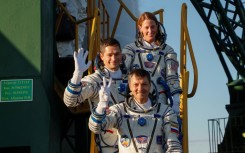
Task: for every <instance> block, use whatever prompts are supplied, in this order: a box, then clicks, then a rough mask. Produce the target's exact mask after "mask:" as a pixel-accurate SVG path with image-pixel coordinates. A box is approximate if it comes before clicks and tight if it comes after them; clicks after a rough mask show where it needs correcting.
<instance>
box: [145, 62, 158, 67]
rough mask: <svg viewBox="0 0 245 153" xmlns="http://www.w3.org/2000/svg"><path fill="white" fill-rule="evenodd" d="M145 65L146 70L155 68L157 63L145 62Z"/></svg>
mask: <svg viewBox="0 0 245 153" xmlns="http://www.w3.org/2000/svg"><path fill="white" fill-rule="evenodd" d="M144 65H145V67H146V68H153V67H154V66H155V65H156V63H155V62H150V61H147V62H144Z"/></svg>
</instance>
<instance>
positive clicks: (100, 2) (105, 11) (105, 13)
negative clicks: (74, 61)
mask: <svg viewBox="0 0 245 153" xmlns="http://www.w3.org/2000/svg"><path fill="white" fill-rule="evenodd" d="M89 2H90V1H89ZM56 3H57V5H58V6H59V7H60V8H61V10H62V11H64V12H63V13H65V14H66V15H67V16H68V18H69V19H70V20H71V21H72V22H73V23H74V24H75V51H77V50H78V25H79V24H81V23H84V22H87V21H91V20H93V19H94V18H95V14H94V12H93V14H92V13H91V14H90V13H88V14H89V15H88V17H86V18H83V19H81V20H74V18H73V17H72V16H71V14H70V13H69V12H68V10H67V9H66V7H64V5H63V4H62V3H61V2H60V1H59V0H56ZM101 6H102V7H103V12H102V14H103V20H102V25H103V26H102V28H103V33H102V36H103V38H104V37H105V28H104V27H105V24H107V28H106V29H107V30H106V31H107V37H109V31H110V30H109V28H110V27H109V15H108V11H107V10H106V9H105V5H104V3H103V1H102V0H99V6H98V7H101ZM91 7H92V10H93V11H94V10H95V9H96V8H95V4H94V3H93V6H91ZM98 13H99V11H98ZM98 13H97V14H98ZM62 15H63V14H61V16H59V17H58V19H57V22H56V26H55V32H56V33H57V31H58V29H59V25H60V21H61V17H62ZM105 15H106V18H105ZM98 23H99V22H98ZM99 24H100V23H99ZM89 45H90V42H89V43H88V46H89ZM96 45H99V43H97V44H96ZM97 51H98V50H97Z"/></svg>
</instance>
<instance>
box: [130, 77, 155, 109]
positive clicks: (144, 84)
mask: <svg viewBox="0 0 245 153" xmlns="http://www.w3.org/2000/svg"><path fill="white" fill-rule="evenodd" d="M129 88H130V90H131V92H132V94H133V96H134V98H135V99H136V100H137V102H139V103H141V104H144V103H146V102H147V100H148V95H149V92H150V89H151V84H150V82H149V80H148V79H147V77H138V76H135V75H133V76H132V78H131V79H130V82H129Z"/></svg>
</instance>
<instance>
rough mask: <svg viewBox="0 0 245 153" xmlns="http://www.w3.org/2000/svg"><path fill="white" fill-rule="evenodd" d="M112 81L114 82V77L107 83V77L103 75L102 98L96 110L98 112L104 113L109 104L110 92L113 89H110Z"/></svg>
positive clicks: (100, 94) (100, 96)
mask: <svg viewBox="0 0 245 153" xmlns="http://www.w3.org/2000/svg"><path fill="white" fill-rule="evenodd" d="M111 82H112V79H111V78H110V81H109V84H108V85H106V78H105V77H103V86H101V89H100V91H99V98H100V100H99V103H98V106H97V108H96V112H97V113H98V114H103V113H104V111H105V109H106V107H107V106H108V101H109V97H110V92H111V89H110V88H111Z"/></svg>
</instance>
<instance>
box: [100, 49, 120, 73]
mask: <svg viewBox="0 0 245 153" xmlns="http://www.w3.org/2000/svg"><path fill="white" fill-rule="evenodd" d="M100 58H101V60H102V61H103V62H104V65H105V67H106V68H108V69H109V70H111V71H117V70H118V69H119V64H120V63H121V61H122V53H121V51H120V48H119V47H118V46H107V47H105V51H104V52H103V53H101V54H100Z"/></svg>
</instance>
